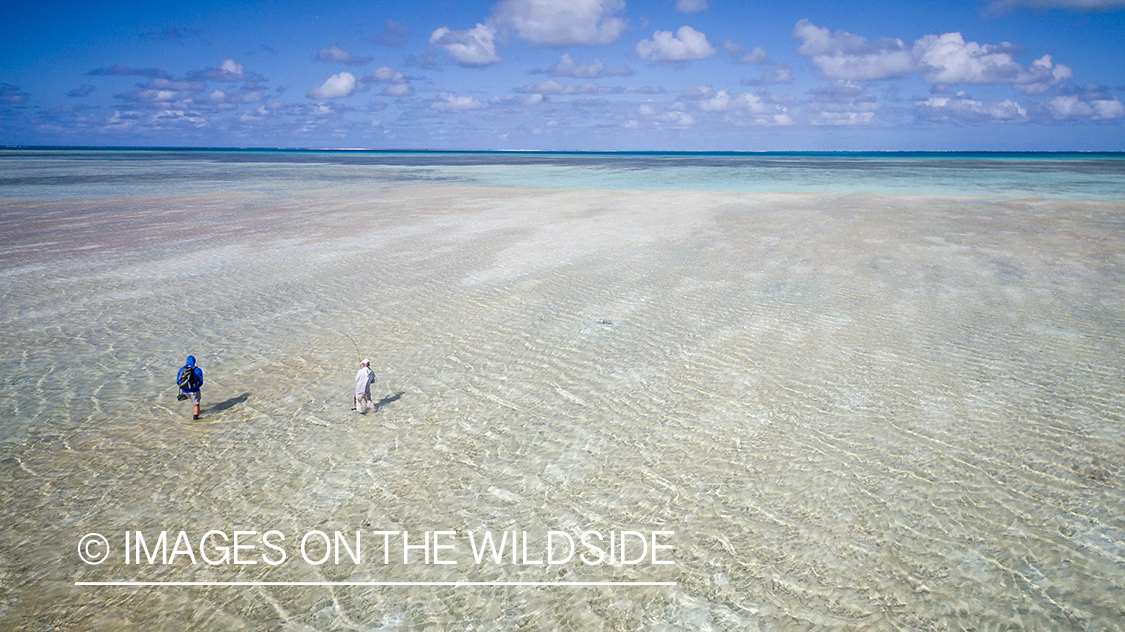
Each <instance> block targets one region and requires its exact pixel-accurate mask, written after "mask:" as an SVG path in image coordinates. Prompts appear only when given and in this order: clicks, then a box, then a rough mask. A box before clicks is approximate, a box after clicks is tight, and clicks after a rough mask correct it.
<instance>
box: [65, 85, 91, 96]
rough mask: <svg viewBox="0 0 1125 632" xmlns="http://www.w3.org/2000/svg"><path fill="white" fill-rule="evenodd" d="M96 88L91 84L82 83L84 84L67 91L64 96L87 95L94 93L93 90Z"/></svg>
mask: <svg viewBox="0 0 1125 632" xmlns="http://www.w3.org/2000/svg"><path fill="white" fill-rule="evenodd" d="M97 89H98V88H97V87H96V86H92V85H90V84H88V83H84V84H82V85H80V86H78V87H77V88H75V89H73V90H71V91H70V92H67V93H66V96H68V97H88V96H90V95H91V94H94V92H95V91H96V90H97Z"/></svg>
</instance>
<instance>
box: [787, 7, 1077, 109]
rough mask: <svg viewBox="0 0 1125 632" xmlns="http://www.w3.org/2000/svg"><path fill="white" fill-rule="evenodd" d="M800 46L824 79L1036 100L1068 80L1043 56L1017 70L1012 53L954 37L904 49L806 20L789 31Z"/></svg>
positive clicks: (929, 38) (1008, 47)
mask: <svg viewBox="0 0 1125 632" xmlns="http://www.w3.org/2000/svg"><path fill="white" fill-rule="evenodd" d="M793 37H794V38H795V39H800V40H801V45H800V46H799V47H798V48H797V52H798V53H799V54H800V55H802V56H804V57H808V58H810V59H811V60H812V63H813V65H814V66H816V67H817V68H818V69H819V70H820V73H821V76H822V77H824V78H825V79H833V80H842V81H863V80H872V79H896V78H900V77H905V76H907V75H912V74H916V75H918V76H920V77H921V78H922V80H923V81H926V82H927V83H931V84H934V85H937V86H944V85H949V84H960V83H968V84H1006V85H1010V86H1011V87H1013V88H1015V89H1016V90H1019V91H1021V92H1024V93H1027V94H1041V93H1043V92H1046V91H1048V90H1050V89H1051V88H1055V87H1060V86H1062V85H1064V84H1065V83H1066V82H1067V81H1069V80H1070V79H1071V78H1072V77H1073V74H1074V73H1073V72H1072V71H1071V69H1070V68H1069V67H1067V66H1064V65H1062V64H1055V63H1053V62H1052V60H1051V56H1050V55H1044V56H1042V57H1040V58H1039V59H1037V60H1035V61H1034V62H1032V63H1031V64H1030V65H1029V66H1026V67H1025V66H1023V65H1022V64H1020V63H1019V62H1017V61H1015V59H1014V58H1013V56H1012V55H1013V53H1014V52H1016V50H1017V49H1016V47H1015V46H1013V45H1011V44H1008V43H1002V44H998V45H991V44H978V43H976V42H966V41H965V40H964V38H963V37H962V36H961V34H960V33H945V34H943V35H926V36H925V37H922V38H920V39H918V40H916V41H915V42H914V44H913V45H912V46H907V45H906V44H905V43H904V42H903V41H902V40H899V39H888V38H884V39H880V40H868V39H867V38H865V37H862V36H860V35H855V34H853V33H848V32H846V31H836V32H835V33H832V32H830V31H829V30H828V29H826V28H823V27H818V26H816V25H814V24H812V23H811V22H809V21H808V20H801V21H800V22H798V23H797V25H796V27H794V29H793Z"/></svg>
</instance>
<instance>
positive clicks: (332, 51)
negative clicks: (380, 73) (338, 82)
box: [316, 44, 374, 66]
mask: <svg viewBox="0 0 1125 632" xmlns="http://www.w3.org/2000/svg"><path fill="white" fill-rule="evenodd" d="M316 58H317V59H318V60H319V61H323V62H326V63H337V64H348V65H351V66H362V65H364V64H366V63H368V62H370V61H371V60H372V59H374V58H373V57H356V56H355V55H353V54H352V51H351V49H350V48H348V47H347V46H345V45H343V44H337V45H335V46H330V47H328V48H322V49H320V50H319V51H317V53H316Z"/></svg>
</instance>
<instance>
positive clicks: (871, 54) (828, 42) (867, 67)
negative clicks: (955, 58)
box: [793, 20, 917, 80]
mask: <svg viewBox="0 0 1125 632" xmlns="http://www.w3.org/2000/svg"><path fill="white" fill-rule="evenodd" d="M793 37H794V38H795V39H800V40H802V42H801V45H800V46H799V47H798V48H797V53H798V54H800V55H801V56H803V57H809V58H811V59H812V63H813V65H814V66H816V67H817V68H818V69H819V70H820V74H821V75H822V76H823V77H824V78H825V79H843V80H868V79H888V78H892V77H903V76H906V75H908V74H910V73H912V72H914V71H915V70H916V68H917V63H916V62H915V60H914V56H913V53H912V52H911V50H910V49H909V48H908V47H907V46H906V44H904V43H903V41H902V40H899V39H889V38H884V39H880V40H875V41H871V40H868V39H867V38H865V37H862V36H860V35H855V34H852V33H848V32H845V31H836V32H835V33H832V32H830V31H829V30H828V29H826V28H823V27H819V26H816V25H814V24H813V23H812V22H810V21H808V20H801V21H800V22H797V26H795V27H793Z"/></svg>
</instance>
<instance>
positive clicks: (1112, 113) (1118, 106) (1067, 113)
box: [1047, 96, 1125, 121]
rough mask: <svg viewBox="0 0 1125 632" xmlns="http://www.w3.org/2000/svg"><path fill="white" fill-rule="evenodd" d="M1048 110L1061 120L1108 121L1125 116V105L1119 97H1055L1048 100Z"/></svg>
mask: <svg viewBox="0 0 1125 632" xmlns="http://www.w3.org/2000/svg"><path fill="white" fill-rule="evenodd" d="M1047 110H1048V111H1049V112H1050V113H1051V116H1052V117H1054V118H1055V119H1057V120H1060V121H1062V120H1069V119H1079V118H1089V119H1093V120H1095V121H1108V120H1112V119H1119V118H1122V117H1125V105H1123V104H1122V103H1121V101H1118V100H1117V99H1098V100H1094V101H1083V100H1081V99H1079V98H1078V97H1075V96H1064V97H1055V98H1053V99H1051V100H1049V101H1047Z"/></svg>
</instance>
